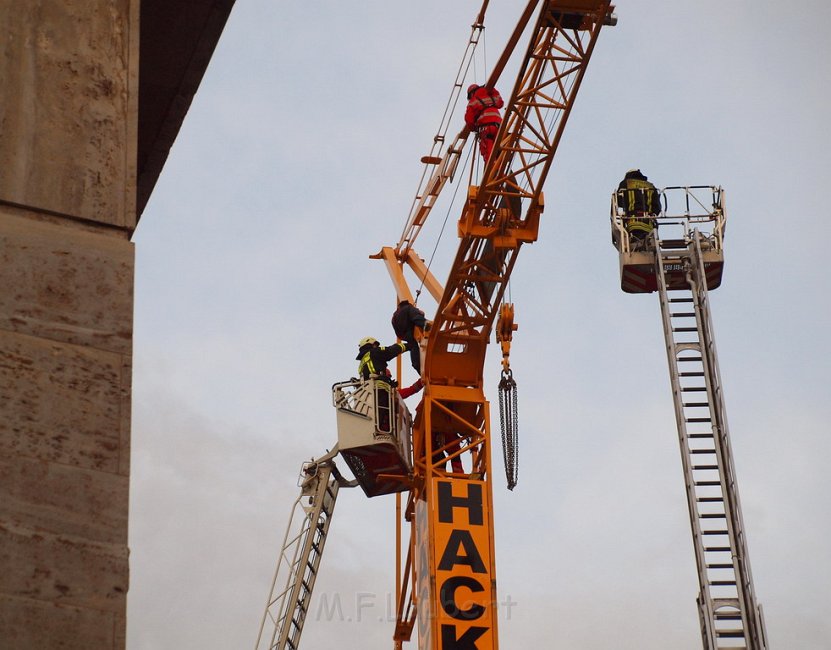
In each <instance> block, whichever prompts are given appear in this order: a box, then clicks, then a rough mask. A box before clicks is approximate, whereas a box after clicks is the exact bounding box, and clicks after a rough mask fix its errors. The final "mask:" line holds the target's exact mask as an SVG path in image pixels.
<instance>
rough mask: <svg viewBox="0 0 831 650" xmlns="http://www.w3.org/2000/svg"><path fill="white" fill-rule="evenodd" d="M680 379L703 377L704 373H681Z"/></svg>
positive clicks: (697, 371) (679, 374)
mask: <svg viewBox="0 0 831 650" xmlns="http://www.w3.org/2000/svg"><path fill="white" fill-rule="evenodd" d="M678 376H679V377H703V376H704V373H703V372H701V371H700V370H696V371H695V372H679V373H678Z"/></svg>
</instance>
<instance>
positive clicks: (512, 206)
mask: <svg viewBox="0 0 831 650" xmlns="http://www.w3.org/2000/svg"><path fill="white" fill-rule="evenodd" d="M543 206H544V201H543V196H542V193H540V197H539V200H538V201H535V202H533V203H532V204H531V205H530V206H529V207H528V209H527V211H526V214H525V218H524V219H523V218H522V207H521V198H520V196H519V195H518V194H516V193H510V192H508V191H507V190H506V191H505V192H504V193H502V194H493V195H492V199H491V201H490V202H488V203H486V204H485V205H484V206H482V205H480V203H479V187H477V186H475V185H471V186H470V188H469V189H468V197H467V203H466V205H465V208H464V210H463V211H462V216H461V218H460V219H459V224H458V225H459V227H458V233H459V238H460V239H464V238H465V237H478V238H480V239H488V240H490V241H491V242H492V244H493V246H494V248H519V246H520V244H529V243H531V242H534V241H536V240H537V236H538V234H539V229H540V214H541V213H542V211H543Z"/></svg>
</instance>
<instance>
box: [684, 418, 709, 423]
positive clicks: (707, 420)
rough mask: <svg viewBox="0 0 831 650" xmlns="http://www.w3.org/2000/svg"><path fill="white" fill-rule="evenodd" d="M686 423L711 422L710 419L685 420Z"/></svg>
mask: <svg viewBox="0 0 831 650" xmlns="http://www.w3.org/2000/svg"><path fill="white" fill-rule="evenodd" d="M687 422H712V419H710V418H687Z"/></svg>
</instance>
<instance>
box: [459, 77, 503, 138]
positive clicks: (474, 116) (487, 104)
mask: <svg viewBox="0 0 831 650" xmlns="http://www.w3.org/2000/svg"><path fill="white" fill-rule="evenodd" d="M504 105H505V103H504V102H503V101H502V95H500V94H499V91H498V90H497V89H496V88H486V87H485V86H480V87H479V88H477V89H476V90H474V91H473V94H472V95H471V96H470V100H468V102H467V110H466V111H465V124H467V125H468V126H469V127H470V128H471V129H475V128H476V127H479V126H482V125H484V124H499V123H500V122H501V121H502V115H500V113H499V109H500V108H502V107H503V106H504Z"/></svg>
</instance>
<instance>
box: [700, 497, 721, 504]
mask: <svg viewBox="0 0 831 650" xmlns="http://www.w3.org/2000/svg"><path fill="white" fill-rule="evenodd" d="M696 501H698V502H699V503H719V502H721V501H724V497H698V498H697V499H696Z"/></svg>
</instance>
